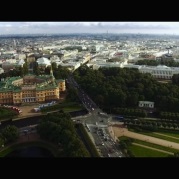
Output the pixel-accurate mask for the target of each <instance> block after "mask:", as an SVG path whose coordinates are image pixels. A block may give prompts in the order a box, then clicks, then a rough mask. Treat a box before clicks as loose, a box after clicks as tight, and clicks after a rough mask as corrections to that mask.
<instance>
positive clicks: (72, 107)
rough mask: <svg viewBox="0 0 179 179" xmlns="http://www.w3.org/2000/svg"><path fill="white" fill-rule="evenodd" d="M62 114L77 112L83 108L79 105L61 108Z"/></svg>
mask: <svg viewBox="0 0 179 179" xmlns="http://www.w3.org/2000/svg"><path fill="white" fill-rule="evenodd" d="M62 109H63V111H64V112H72V111H79V110H82V109H84V108H83V107H81V106H80V105H78V106H77V105H75V106H68V107H64V108H62Z"/></svg>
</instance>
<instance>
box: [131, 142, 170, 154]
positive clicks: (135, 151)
mask: <svg viewBox="0 0 179 179" xmlns="http://www.w3.org/2000/svg"><path fill="white" fill-rule="evenodd" d="M129 150H130V151H131V152H132V153H133V154H134V156H135V157H169V156H170V155H169V154H166V153H163V152H159V151H155V150H152V149H147V148H144V147H141V146H136V145H131V146H129Z"/></svg>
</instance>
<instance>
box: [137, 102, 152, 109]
mask: <svg viewBox="0 0 179 179" xmlns="http://www.w3.org/2000/svg"><path fill="white" fill-rule="evenodd" d="M139 107H141V108H154V102H151V101H139Z"/></svg>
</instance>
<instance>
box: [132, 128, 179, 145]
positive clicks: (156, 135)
mask: <svg viewBox="0 0 179 179" xmlns="http://www.w3.org/2000/svg"><path fill="white" fill-rule="evenodd" d="M129 131H132V132H136V133H139V134H144V135H148V136H151V137H156V138H159V139H163V140H167V141H170V142H175V143H179V139H173V138H171V137H166V136H162V135H158V134H155V133H153V132H150V131H148V132H144V131H142V132H138V131H136V130H135V129H129ZM157 133H161V132H157ZM161 134H164V133H163V132H162V133H161ZM165 134H166V133H165ZM166 135H167V134H166Z"/></svg>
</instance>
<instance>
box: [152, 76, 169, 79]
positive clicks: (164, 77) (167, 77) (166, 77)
mask: <svg viewBox="0 0 179 179" xmlns="http://www.w3.org/2000/svg"><path fill="white" fill-rule="evenodd" d="M153 77H155V78H163V79H171V78H172V77H171V76H164V75H153Z"/></svg>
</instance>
